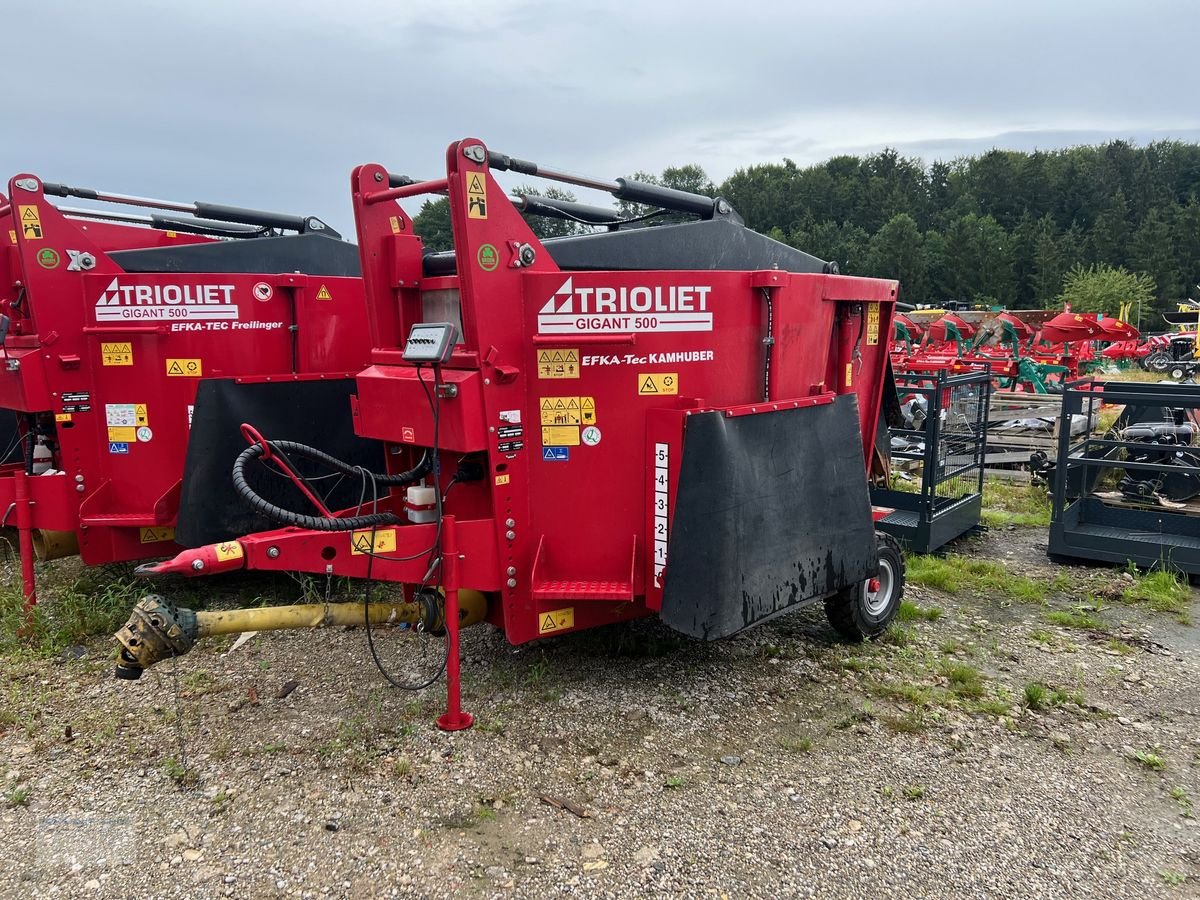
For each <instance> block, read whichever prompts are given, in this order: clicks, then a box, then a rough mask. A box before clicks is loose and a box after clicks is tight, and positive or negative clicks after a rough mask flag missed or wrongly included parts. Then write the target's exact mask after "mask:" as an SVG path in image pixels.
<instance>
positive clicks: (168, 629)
mask: <svg viewBox="0 0 1200 900" xmlns="http://www.w3.org/2000/svg"><path fill="white" fill-rule="evenodd" d="M446 159H447V174H446V177H444V178H440V179H436V180H433V181H424V182H413V181H412V180H411V179H408V178H403V177H398V176H395V175H392V174H390V173H388V172H387V171H386V170H385V169H384V168H382V167H381V166H378V165H365V166H360V167H359V168H357V169H356V170H355V171H354V173H353V175H352V179H351V182H352V197H353V206H354V214H355V221H356V226H357V233H358V240H359V252H360V255H361V259H362V275H363V282H364V287H365V292H366V303H365V309H366V321H367V324H368V331H367V333H368V335H369V340H370V346H371V348H372V349H371V351H370V364H369V365H368V366H367V367H365V368H364V369H362V370H361V371H360V372H359V373H358V375H357V376H356V379H355V385H356V387H355V390H354V396H353V397H352V398H351V399H350V401H349V402H348V404H347V405H348V407H349V408H350V410H351V412H352V416H353V422H354V428H355V432H356V434H357V435H358V436H359V437H361V438H364V439H368V440H370V441H376V442H379V445H381V446H382V447H383V448H384V452H383V454H382V459H383V462H382V465H381V466H379V467H375V468H369V467H366V466H354V465H350V464H349V463H348V462H346V461H344V460H339V459H336V458H333V457H332V456H330V455H326V454H322V453H321V452H320V451H319V450H317V449H316V448H313V447H311V446H308V445H306V444H305V443H303V442H298V441H294V440H291V439H290V434H289V433H288V430H287V429H286V428H280V427H272V426H263V425H261V423H260V422H258V421H255V420H254V418H253V416H247V417H246V418H245V420H244V425H245V427H244V428H243V433H244V435H245V440H246V443H245V444H243V446H244V447H245V449H244V450H243V451H242V453H241V454H240V455H238V454H233V456H231V457H228V458H227V463H228V465H229V466H231V467H232V468H234V482H235V484H236V487H237V490H238V491H239V493H240V496H241V497H242V499H243V500H244V501H245V502H246V504H247V505H249V506H250V507H252V508H253V509H254V510H255V511H257V512H258V513H261V514H263V515H266V516H267V517H269V518H273V519H274V521H275V524H276V527H275V528H273V529H271V530H267V531H261V530H260V531H256V532H253V533H246V534H243V535H242V536H240V537H238V538H237V539H236V540H228V541H218V542H215V543H212V544H209V545H206V546H201V547H197V548H195V549H192V550H186V551H183V552H182V553H179V554H177V555H176V556H175V557H174V558H173V559H170V560H168V561H166V562H164V563H161V564H156V565H148V566H145V567H143V572H144V573H145V574H166V573H179V574H184V575H191V576H194V575H207V574H211V573H214V572H219V571H229V570H234V569H263V570H284V571H293V572H308V573H313V574H316V575H325V576H349V577H351V578H356V579H362V580H363V581H362V582H361V583H363V584H364V585H365V586H364V588H363V600H362V604H361V606H356V607H355V612H354V613H352V614H350V615H351V617H352V618H357V620H358V621H366V622H367V623H368V629H367V635H368V639H369V641H373V640H374V639H373V638H372V637H371V635H372V630H371V627H370V623H371V622H381V621H392V622H404V623H407V624H409V625H412V626H413V627H411V628H409V629H408V632H409V635H408V636H409V637H412V636H414V634H415V635H421V636H423V638H428V637H429V636H430V635H434V634H436V633H438V632H440V631H442V630H444V632H445V642H444V652H442V653H438V654H436V655H435V657H434V662H436V663H437V665H435V666H433V667H432V671H430V672H426V673H422V674H421V675H419V676H418V675H416V674H415V673H414V674H411V675H410V674H409V673H408V672H407V671H406V672H405V673H397V674H396V675H389V677H390V678H391V679H392V680H393V682H394V683H397V684H399V685H401V686H420V685H423V684H428V683H430V682H431V680H432V679H433V678H436V677H437V675H438V673H439V672H440V671H441V670H442V667H444V668H445V671H446V672H447V673H448V684H449V704H448V710H447V713H446V715H445V716H443V717H442V719H441V720H440V724H441V725H442V726H443V727H445V728H449V729H455V728H463V727H467V726H468V725H469V724H470V717H469V716H468V715H466V714H465V713H462V712H461V709H460V708H459V705H458V674H457V673H458V644H457V641H458V629H459V627H460V626H462V625H465V624H468V623H470V622H472V621H475V620H478V619H486V621H488V622H491V623H492V624H493V625H495V626H497V627H498V628H501V629H503V631H504V633H505V635H506V637H507V639H508V640H509V641H510V642H512V643H514V644H521V643H524V642H527V641H531V640H535V639H537V638H543V637H551V636H558V635H563V634H568V633H570V632H573V631H578V630H581V629H585V628H591V627H595V626H600V625H606V624H610V623H615V622H622V621H627V620H630V619H634V618H638V617H643V616H658V617H660V618H661V619H662V620H663V621H664V622H665V623H666V624H667V625H668V626H670V627H671V628H673V629H675V630H677V631H679V632H682V633H684V634H686V635H690V636H693V637H696V638H700V639H706V640H711V639H716V638H721V637H725V636H729V635H733V634H736V633H738V632H740V631H741V630H743V629H745V628H748V627H750V626H753V625H755V624H758V623H760V622H764V621H767V620H769V619H771V618H773V617H775V616H778V615H781V614H783V613H785V612H787V611H789V610H793V609H796V608H798V607H800V606H802V605H805V604H809V603H818V602H824V604H825V609H826V612H827V614H828V616H829V619H830V621H831V623H832V624H833V625H834V626H835V627H836V628H837V629H838V630H839V631H840V632H842V633H843V634H845V635H847V636H849V637H854V638H861V637H864V636H871V635H875V634H878V633H880V632H881V631H882V630H883V629H884V628H885V627H886V625H887V623H888V622H889V621H890V619H891V618H892V616H894V614H895V611H896V609H897V607H898V604H899V597H900V593H901V591H902V588H903V561H902V558H901V556H900V553H899V549H898V547H897V545H896V543H895V541H894V539H893V538H892V537H891V536H890V535H888V534H886V533H884V532H878V533H877V532H876V528H875V524H874V522H875V521H876V520H877V519H879V518H882V517H883V516H885V515H887V514H888V512H889V510H886V509H884V510H876V509H873V508H872V505H871V501H870V497H869V490H868V474H869V472H870V471H871V470H872V469H873V468H876V467H878V465H879V464H880V462H881V459H882V457H881V456H880V454H879V453H878V448H877V443H876V441H877V438H878V437H879V435H880V434H881V430H880V429H879V428H878V427H877V426H878V423H879V421H880V415H881V400H882V398H883V396H884V386H885V384H886V383H887V378H886V373H887V370H888V361H889V360H888V348H889V340H888V338H889V336H890V334H891V328H892V315H893V310H894V305H895V299H896V292H897V285H896V283H895V282H891V281H881V280H876V279H867V278H852V277H844V276H840V275H838V274H837V268H836V266H835V265H833V264H830V263H826V262H824V261H822V260H819V259H817V258H815V257H812V256H810V255H808V254H805V253H802V252H800V251H798V250H795V249H793V248H790V247H787V246H786V245H783V244H779V243H777V242H774V241H771V240H769V239H767V238H765V237H763V236H761V235H758V234H756V233H754V232H752V231H749V230H748V229H746V228H745V226H744V225H743V224H742V222H741V220H740V218H739V217H738V215H737V213H736V212H735V211H734V210H733V209H732V208H731V207H730V206H729V204H728V203H726V202H725V201H724V200H721V199H719V198H716V199H714V198H710V197H704V196H700V195H696V194H689V193H685V192H681V191H675V190H670V189H664V188H661V187H657V186H654V185H648V184H641V183H638V182H634V181H629V180H625V179H618V180H616V181H604V180H597V179H590V178H580V177H578V176H572V175H567V174H564V173H560V172H556V171H553V170H549V169H546V168H545V167H543V166H540V165H538V164H536V163H532V162H528V161H523V160H519V159H515V158H512V157H508V156H505V155H503V154H499V153H496V152H493V151H489V150H488V149H487V148H486V147H485V146H484V145H483V144H482V143H481V142H479V141H478V140H475V139H467V140H463V141H459V142H456V143H454V144H452V145H451V146H450V148H449V149H448V151H447V157H446ZM494 170H500V171H513V172H518V173H521V174H523V175H527V176H540V177H543V178H548V179H551V180H557V181H562V182H567V183H570V184H573V185H576V186H581V187H585V188H591V189H596V190H602V191H605V192H607V193H609V194H612V195H613V196H615V197H618V198H621V199H627V200H633V201H635V202H638V203H642V204H649V205H653V206H656V207H658V208H662V209H669V210H672V211H675V212H684V213H688V214H690V215H691V216H693V217H694V218H695V221H691V222H684V223H680V224H670V225H661V226H657V227H636V226H637V225H639V224H640V223H635V222H630V221H622V220H619V219H618V218H617V216H616V214H615V213H614V212H611V211H604V210H599V211H597V210H594V209H591V210H590V211H589V212H586V215H581V214H580V210H586V209H590V208H583V207H577V208H576V209H573V210H572V211H571V215H572V216H573V217H579V218H583V219H584V220H585V221H588V222H589V223H592V224H598V225H602V226H606V230H605V231H603V232H599V233H594V234H589V235H581V236H574V237H569V238H560V239H554V240H547V241H545V242H542V241H539V240H538V239H537V238H536V237H535V236H534V234H533V233H532V232H531V231H530V229H529V228H528V226H527V225H526V223H525V222H524V221H523V219H522V218H521V215H520V212H519V210H518V208H517V207H516V206H514V205H513V204H512V203H511V202H509V199H508V198H507V197H506V195H505V194H504V192H503V191H502V189H501V188H500V186H499V185H498V183H497V182H496V181H495V179H494V177H493V171H494ZM430 193H445V194H447V195H448V197H449V201H450V211H451V224H452V228H453V235H454V249H453V251H450V252H446V253H433V254H428V253H425V252H424V250H423V247H422V243H421V240H420V238H419V237H417V236H416V235H415V234H413V231H412V220H411V219H410V217H409V216H408V214H407V213H406V212H405V210H404V209H403V208H402V207H401V206H400V204H399V202H398V201H400V200H403V199H406V198H412V197H418V196H421V195H426V194H430ZM882 433H883V434H886V429H884V430H882ZM234 456H236V457H237V459H236V464H235V460H234V458H233V457H234ZM189 461H190V459H189ZM311 466H318V467H319V466H324V467H325V469H326V470H327V472H330V473H332V474H333V475H335V476H336V475H341V476H344V477H345V478H346V479H347V480H348V481H350V482H351V483H352V484H353V485H354V486H355V488H356V489H357V493H358V498H357V502H354V503H349V504H344V505H342V506H340V507H338V506H334V505H332V504H327V503H325V502H324V499H323V498H322V497H321V496H320V495H319V494H318V492H317V491H316V485H317V484H319V483H320V482H318V481H317V476H315V475H314V474H312V473H313V471H314V470H313V469H312V468H308V469H306V467H311ZM265 467H271V468H272V469H273V470H274V474H275V475H278V476H283V477H282V478H277V479H276V480H277V481H286V482H290V483H291V484H292V485H293V486H294V493H293V496H292V502H291V503H290V504H286V505H285V504H276V503H272V502H271V501H269V500H268V499H267V498H265V497H263V496H262V495H261V494H260V493H259V492H258V491H257V490H256V488H255V483H254V482H253V480H252V476H251V473H252V472H256V471H259V470H265ZM831 512H832V513H833V514H831ZM247 531H250V530H247ZM378 583H383V584H385V585H390V586H392V593H391V594H390V595H387V594H383V595H381V594H380V588H379V584H378ZM379 596H382V599H378V600H377V599H374V598H376V597H379ZM218 615H225V616H229V615H230V614H229V613H223V614H218V613H199V614H190V613H187V612H185V611H180V610H177V609H175V608H174V607H173V606H171V605H170V604H169V603H167V602H166V601H165V600H163V599H162V598H158V597H150V598H147V599H146V600H144V601H143V602H142V603H141V604H139V606H138V608H137V610H135V612H134V614H133V616H131V618H130V621H129V623H128V624H127V626H126V627H125V628H124V629H122V631H121V632H120V633H119V634H118V640H119V641H120V643H121V645H122V650H121V662H120V666H119V668H118V674H120V675H122V676H124V677H131V678H132V677H137V676H138V675H139V674H140V673H141V671H142V669H143V668H145V667H147V666H150V665H152V664H154V663H155V662H157V661H158V660H160V659H162V658H165V657H169V656H175V655H178V654H180V653H182V652H185V651H186V650H187V649H188V648H189V647H190V646H192V644H193V643H194V642H195V640H197V639H199V638H200V637H202V636H203V635H204V634H208V633H215V631H216V630H220V629H222V628H226V629H227V628H231V627H241V626H242V624H244V623H243V622H239V624H238V625H229V624H228V623H225V624H222V623H221V622H220V621H218V620H217V619H216V618H214V617H216V616H218ZM236 615H240V616H243V619H244V618H245V614H242V613H237V614H236ZM339 615H340V613H339ZM334 620H339V621H340V619H332V618H331V617H328V616H324V615H323V614H321V612H320V610H316V611H314V610H312V609H303V610H297V608H295V607H281V608H277V609H275V610H273V611H272V613H271V614H270V615H265V616H264V615H260V616H257V617H256V619H255V627H259V628H272V627H291V626H294V625H296V624H298V623H302V622H303V623H307V624H314V623H317V622H321V623H324V622H328V621H334ZM372 652H373V653H374V643H372ZM376 661H377V662H379V659H378V657H377V658H376ZM381 668H383V666H382V665H381ZM385 674H388V673H386V672H385Z"/></svg>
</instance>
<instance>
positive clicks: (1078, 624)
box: [1043, 609, 1104, 631]
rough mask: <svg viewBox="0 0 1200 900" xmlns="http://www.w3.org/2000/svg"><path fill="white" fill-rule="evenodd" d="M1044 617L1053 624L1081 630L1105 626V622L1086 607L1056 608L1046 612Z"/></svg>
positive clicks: (1097, 629)
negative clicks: (1085, 608)
mask: <svg viewBox="0 0 1200 900" xmlns="http://www.w3.org/2000/svg"><path fill="white" fill-rule="evenodd" d="M1043 618H1044V619H1045V620H1046V621H1047V622H1049V623H1050V624H1051V625H1060V626H1062V627H1063V628H1074V629H1077V630H1079V631H1099V630H1100V629H1101V628H1103V627H1104V623H1103V622H1102V621H1100V619H1099V618H1098V617H1097V616H1093V615H1092V614H1091V613H1090V612H1088V611H1087V610H1084V609H1056V610H1054V611H1053V612H1048V613H1046V615H1045V616H1043Z"/></svg>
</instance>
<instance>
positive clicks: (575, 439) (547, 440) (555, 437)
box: [542, 425, 579, 447]
mask: <svg viewBox="0 0 1200 900" xmlns="http://www.w3.org/2000/svg"><path fill="white" fill-rule="evenodd" d="M542 446H543V447H578V446H579V426H578V425H550V426H546V425H543V426H542Z"/></svg>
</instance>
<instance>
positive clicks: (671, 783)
mask: <svg viewBox="0 0 1200 900" xmlns="http://www.w3.org/2000/svg"><path fill="white" fill-rule="evenodd" d="M684 783H685V780H684V777H683V776H682V775H668V776H667V778H666V780H665V781H664V782H663V786H664V787H668V788H681V787H683V785H684Z"/></svg>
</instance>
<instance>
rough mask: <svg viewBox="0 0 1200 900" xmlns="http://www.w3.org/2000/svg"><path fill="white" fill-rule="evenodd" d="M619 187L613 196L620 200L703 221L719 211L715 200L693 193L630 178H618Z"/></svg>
mask: <svg viewBox="0 0 1200 900" xmlns="http://www.w3.org/2000/svg"><path fill="white" fill-rule="evenodd" d="M617 186H618V187H617V190H615V191H613V196H614V197H616V198H617V199H618V200H629V201H631V202H633V203H645V204H647V205H648V206H658V207H661V208H663V209H673V210H676V211H678V212H685V213H691V214H692V215H695V216H699V217H700V218H702V219H711V218H712V217H713V213H714V212H715V211H716V209H717V201H716V200H715V199H713V198H712V197H705V196H704V195H703V194H693V193H692V192H691V191H680V190H676V189H675V188H669V187H663V186H662V185H658V184H647V183H646V182H644V181H634V180H632V179H630V178H618V179H617Z"/></svg>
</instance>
